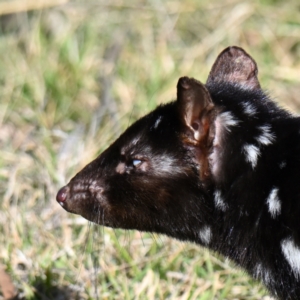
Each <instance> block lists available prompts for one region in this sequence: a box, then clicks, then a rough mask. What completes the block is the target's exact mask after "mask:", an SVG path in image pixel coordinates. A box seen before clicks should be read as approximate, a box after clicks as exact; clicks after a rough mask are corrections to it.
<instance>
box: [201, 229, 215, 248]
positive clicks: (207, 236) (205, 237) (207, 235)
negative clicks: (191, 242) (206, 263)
mask: <svg viewBox="0 0 300 300" xmlns="http://www.w3.org/2000/svg"><path fill="white" fill-rule="evenodd" d="M199 238H200V239H201V241H202V243H203V244H204V245H208V244H209V243H210V241H211V238H212V232H211V229H210V227H209V226H204V227H203V228H201V229H200V231H199Z"/></svg>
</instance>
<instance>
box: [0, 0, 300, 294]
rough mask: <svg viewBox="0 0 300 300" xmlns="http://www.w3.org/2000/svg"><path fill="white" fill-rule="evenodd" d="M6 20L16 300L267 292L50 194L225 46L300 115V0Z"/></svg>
mask: <svg viewBox="0 0 300 300" xmlns="http://www.w3.org/2000/svg"><path fill="white" fill-rule="evenodd" d="M62 2H64V1H62ZM10 3H17V2H14V1H12V2H10ZM28 3H29V1H28ZM30 3H36V4H37V3H40V2H30ZM48 3H50V2H48ZM52 3H54V1H52ZM3 4H4V3H2V2H1V3H0V14H1V11H2V13H3V11H4V10H1V5H2V7H3ZM21 10H22V6H20V11H21ZM25 10H26V11H27V10H28V9H25ZM15 11H16V10H15ZM22 11H24V9H23V10H22ZM0 28H1V32H2V33H1V35H0V61H1V68H0V85H1V88H0V99H1V100H0V194H1V198H0V199H1V200H0V205H1V211H0V245H1V247H0V263H1V264H2V265H4V266H5V268H6V270H7V272H8V273H10V274H11V275H12V278H13V282H14V283H15V286H16V288H17V289H18V291H19V293H20V297H23V298H24V299H95V298H97V297H98V298H99V299H114V300H115V299H122V300H123V299H149V300H151V299H181V300H183V299H201V300H203V299H218V300H219V299H230V300H232V299H253V300H254V299H261V298H262V297H263V296H262V295H264V294H265V291H264V289H263V288H262V287H261V286H260V285H259V284H257V283H255V282H252V281H251V280H250V279H249V277H248V276H247V275H245V274H244V273H243V272H241V271H239V270H237V269H236V268H234V267H233V266H232V265H231V264H230V263H229V262H228V261H226V260H225V261H224V259H223V258H219V257H218V256H215V255H212V254H208V252H206V251H204V250H202V249H200V248H199V247H198V246H195V245H190V244H182V243H180V242H177V241H174V240H170V239H168V238H165V237H154V238H153V236H151V235H148V234H140V233H136V232H131V233H128V232H123V231H112V230H110V229H103V228H100V227H94V226H89V225H88V224H87V222H85V221H84V220H83V219H82V218H81V217H77V216H71V215H70V214H67V213H66V212H65V211H63V210H62V209H61V207H59V206H58V205H57V203H56V201H55V194H56V191H57V189H58V187H60V186H62V185H63V184H65V183H66V182H67V180H68V179H69V178H70V177H71V176H72V175H73V174H74V173H75V172H76V171H77V170H79V169H80V168H81V167H83V166H84V165H85V164H86V163H87V162H88V161H90V160H91V159H92V158H94V157H95V155H96V154H97V153H99V152H100V151H101V150H103V149H104V148H105V147H106V146H107V145H108V143H109V142H110V141H112V140H113V139H114V138H115V137H116V135H117V134H119V133H120V132H121V130H122V129H124V128H125V127H126V126H127V125H128V124H129V123H130V122H132V121H133V120H134V119H136V118H138V117H139V116H141V115H142V114H144V113H145V112H147V111H149V109H151V108H153V107H155V105H157V104H158V103H161V102H166V101H169V100H171V99H174V97H175V86H176V82H177V79H178V78H179V77H180V76H183V75H188V76H193V77H196V78H199V79H200V80H202V81H205V79H206V77H207V74H208V72H209V69H210V67H211V65H212V63H213V61H214V59H215V58H216V56H217V54H218V53H219V52H220V51H221V50H222V49H223V48H225V47H227V46H228V45H239V46H241V47H243V48H245V49H246V50H247V51H248V52H249V53H251V55H252V56H253V57H254V58H255V59H256V61H257V62H258V66H259V70H260V79H261V82H262V86H263V87H264V88H266V89H268V90H269V91H270V93H271V94H272V95H273V96H274V97H275V98H276V99H277V100H278V101H280V103H281V104H282V105H283V106H286V107H288V108H290V109H292V110H293V111H294V112H298V111H300V101H299V94H300V84H299V81H300V77H299V74H300V40H299V37H300V22H299V4H298V1H297V0H294V1H293V0H291V1H285V2H283V1H272V0H265V1H244V2H240V1H236V0H226V1H225V2H222V3H221V2H220V1H208V0H205V1H196V0H188V1H162V0H155V1H154V0H153V1H130V2H128V1H124V0H112V1H109V2H107V1H102V0H99V1H92V0H87V1H83V0H82V1H69V2H68V3H67V4H65V5H62V6H58V7H53V8H51V9H43V10H36V11H33V12H23V13H21V14H18V15H9V16H5V17H2V18H1V19H0ZM95 261H96V262H97V263H96V266H97V268H95V267H94V265H95V264H94V263H93V262H95ZM95 282H97V284H95ZM95 287H97V290H96V288H95ZM0 295H1V294H0ZM97 295H98V296H97ZM0 299H1V296H0ZM265 299H267V298H265Z"/></svg>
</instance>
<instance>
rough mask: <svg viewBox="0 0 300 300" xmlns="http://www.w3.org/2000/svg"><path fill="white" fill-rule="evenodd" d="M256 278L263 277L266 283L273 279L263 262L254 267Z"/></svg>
mask: <svg viewBox="0 0 300 300" xmlns="http://www.w3.org/2000/svg"><path fill="white" fill-rule="evenodd" d="M253 275H254V278H256V279H261V280H262V281H263V282H264V283H265V284H266V285H268V284H269V283H271V281H273V278H272V276H271V273H270V271H269V270H267V269H266V268H264V267H263V265H262V264H261V263H258V264H257V265H256V266H255V268H254V274H253Z"/></svg>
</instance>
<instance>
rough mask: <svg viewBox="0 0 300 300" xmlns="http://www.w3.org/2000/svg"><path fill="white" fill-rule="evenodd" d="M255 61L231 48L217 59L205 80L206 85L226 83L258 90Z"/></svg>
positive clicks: (242, 51)
mask: <svg viewBox="0 0 300 300" xmlns="http://www.w3.org/2000/svg"><path fill="white" fill-rule="evenodd" d="M257 74H258V69H257V65H256V62H255V60H254V59H253V58H252V57H251V56H250V55H249V54H248V53H247V52H246V51H245V50H243V49H242V48H240V47H236V46H231V47H228V48H226V49H224V50H223V51H222V52H221V53H220V54H219V56H218V57H217V59H216V61H215V63H214V64H213V66H212V69H211V71H210V73H209V76H208V79H207V83H206V84H207V85H210V84H218V83H219V82H228V83H231V84H238V85H240V86H241V87H244V88H246V89H250V90H255V89H260V84H259V81H258V78H257Z"/></svg>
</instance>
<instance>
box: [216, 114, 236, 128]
mask: <svg viewBox="0 0 300 300" xmlns="http://www.w3.org/2000/svg"><path fill="white" fill-rule="evenodd" d="M216 123H219V124H220V125H221V126H222V127H224V128H225V129H226V130H227V131H230V127H231V126H235V125H237V124H238V123H239V121H238V120H237V119H235V118H234V116H233V115H232V113H231V112H229V111H225V112H223V113H221V114H219V115H218V116H217V118H216Z"/></svg>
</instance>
